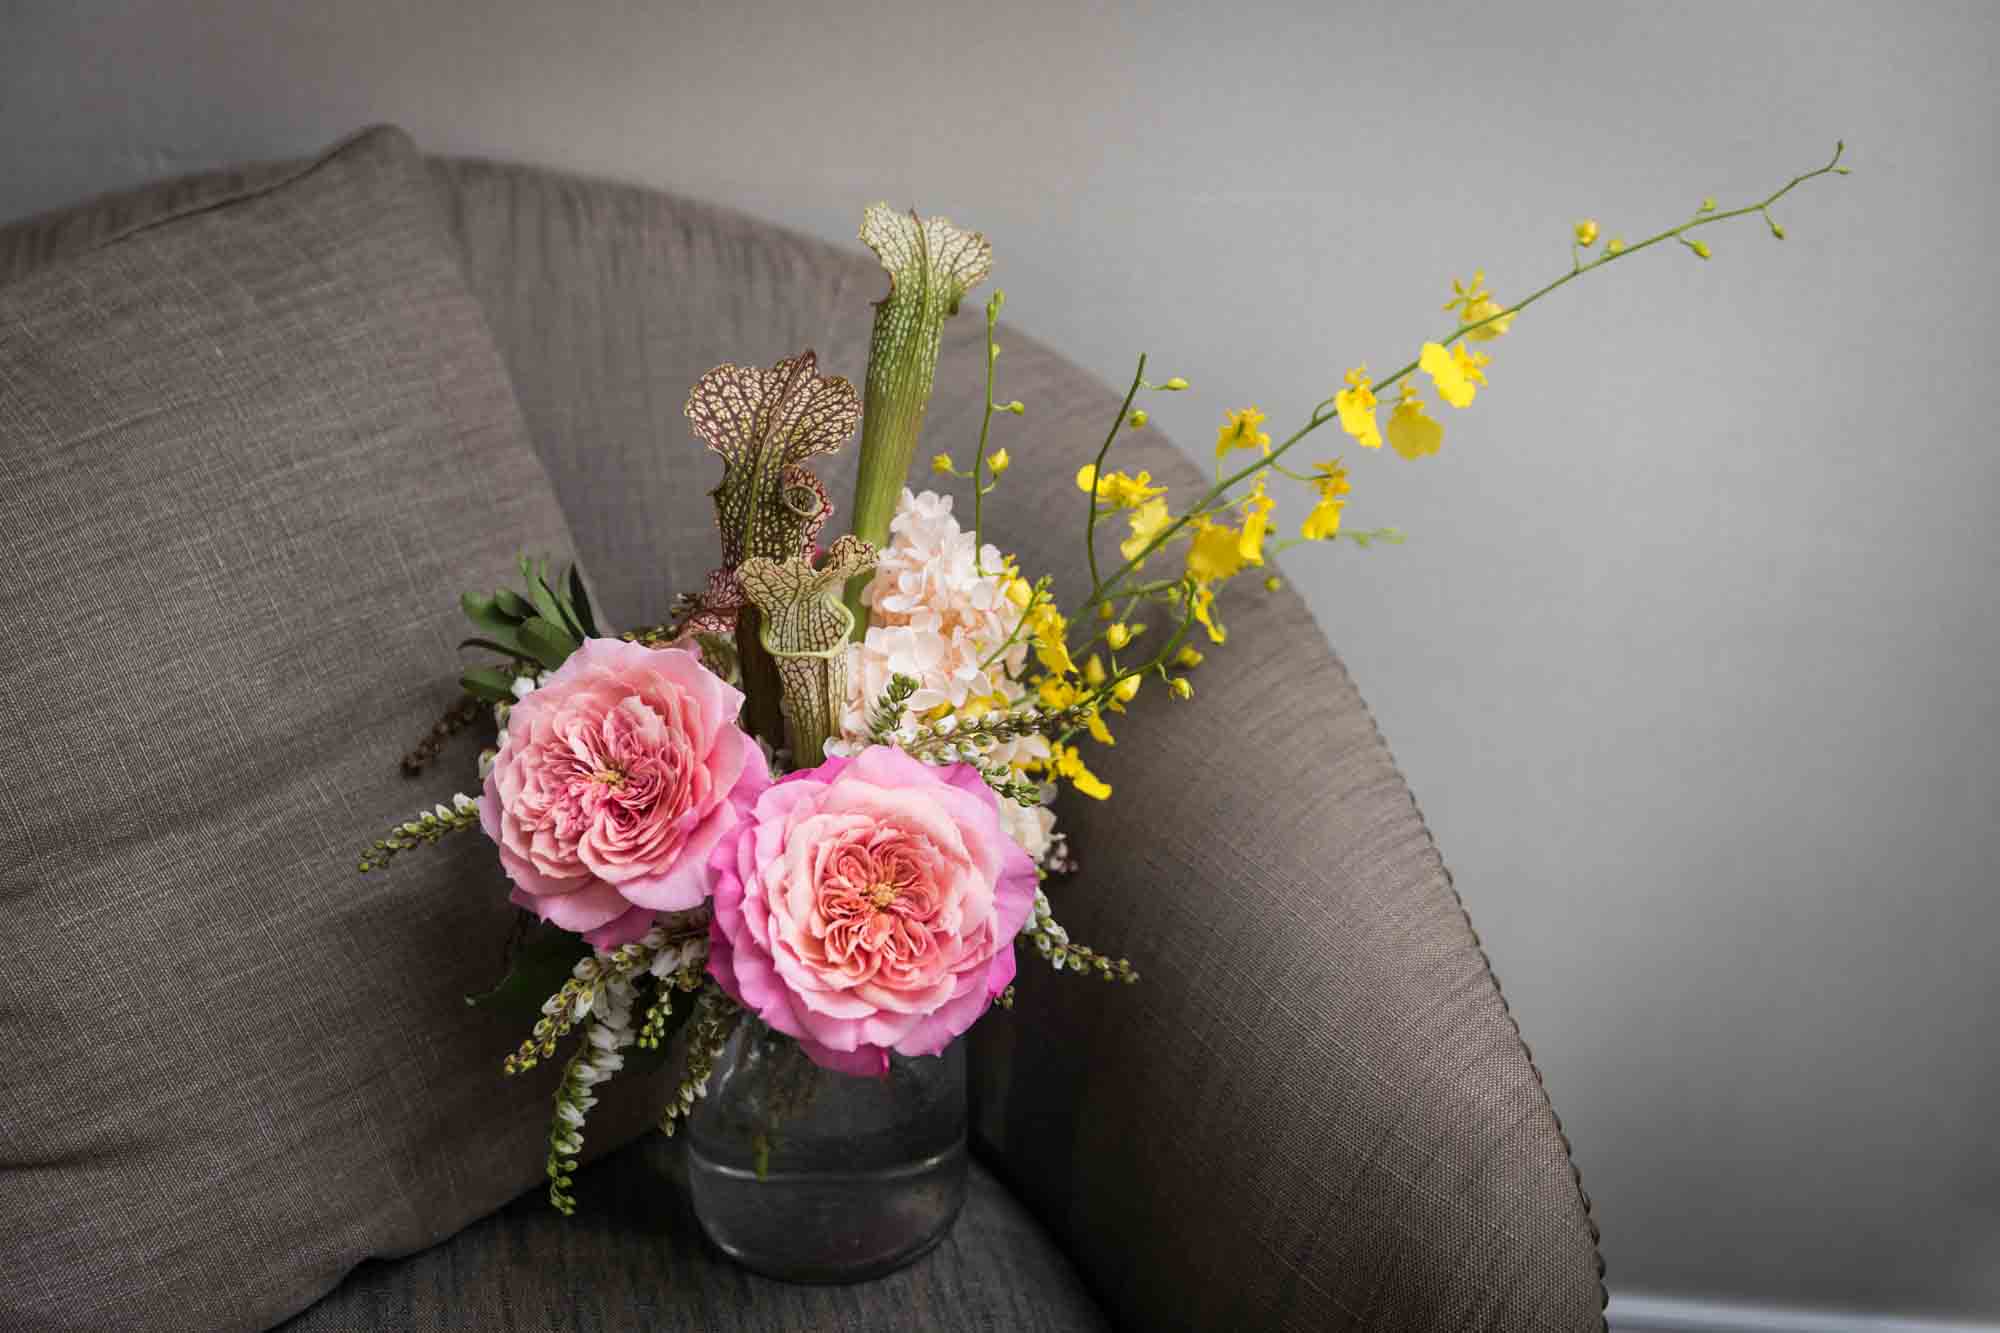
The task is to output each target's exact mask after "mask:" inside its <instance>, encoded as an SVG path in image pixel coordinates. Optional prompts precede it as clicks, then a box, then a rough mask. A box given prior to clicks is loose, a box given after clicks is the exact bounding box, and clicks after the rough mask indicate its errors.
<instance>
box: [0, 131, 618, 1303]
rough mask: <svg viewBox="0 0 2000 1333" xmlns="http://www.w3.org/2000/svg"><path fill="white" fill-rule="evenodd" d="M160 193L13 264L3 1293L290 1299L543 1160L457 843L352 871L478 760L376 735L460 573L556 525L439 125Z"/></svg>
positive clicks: (416, 1245) (1, 1096)
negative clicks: (462, 258)
mask: <svg viewBox="0 0 2000 1333" xmlns="http://www.w3.org/2000/svg"><path fill="white" fill-rule="evenodd" d="M167 197H169V198H172V199H173V203H172V204H171V206H167V207H156V208H152V209H150V210H149V209H146V208H143V207H140V208H134V207H132V206H131V205H130V202H129V200H127V201H122V202H120V203H119V205H118V206H117V207H116V208H115V209H113V210H112V211H111V212H109V213H106V214H103V215H102V217H107V218H110V219H111V221H110V223H109V224H108V225H102V227H101V233H102V232H108V233H109V234H100V235H98V236H97V237H96V238H94V240H93V241H92V242H91V243H90V244H87V245H78V244H75V243H74V241H75V238H76V236H77V234H78V232H79V230H82V231H88V230H89V228H90V225H91V222H90V220H89V219H88V218H86V219H85V220H84V221H83V222H81V223H79V222H78V221H77V220H76V218H70V219H58V220H41V221H39V222H38V223H36V224H29V227H28V230H29V231H34V230H35V229H36V228H37V227H39V228H40V230H41V234H42V236H43V238H44V242H46V241H47V238H48V237H49V236H51V235H54V236H56V237H57V238H58V240H59V241H60V244H55V243H44V244H43V245H42V246H41V248H42V250H43V252H44V253H45V254H47V255H48V256H50V257H49V258H48V259H47V260H46V262H42V263H39V264H38V265H37V266H34V267H31V268H29V269H28V270H27V271H25V272H20V271H18V269H17V271H16V272H15V273H14V274H13V275H12V276H11V280H8V281H5V282H4V283H0V626H4V627H5V632H6V646H5V650H4V652H5V662H6V666H5V670H4V681H5V684H4V688H0V738H4V739H0V921H4V926H0V1052H4V1058H5V1072H4V1074H0V1272H4V1273H5V1274H6V1278H5V1280H4V1281H0V1327H5V1328H10V1329H13V1328H20V1329H29V1328H32V1329H36V1330H61V1329H77V1330H84V1329H90V1330H100V1329H106V1328H118V1329H122V1330H150V1329H190V1328H198V1329H234V1328H261V1327H265V1326H267V1325H269V1324H271V1323H274V1322H276V1321H278V1320H280V1319H282V1318H284V1317H285V1316H287V1315H289V1314H291V1313H292V1312H294V1311H296V1310H299V1309H301V1308H303V1307H304V1306H305V1305H307V1304H308V1303H310V1302H311V1301H312V1300H313V1299H315V1298H316V1297H317V1296H319V1295H321V1294H322V1293H324V1292H325V1291H327V1290H329V1289H330V1288H332V1287H333V1286H334V1285H335V1284H336V1283H337V1282H338V1281H339V1280H340V1279H341V1277H342V1275H344V1274H345V1273H346V1272H347V1271H348V1270H349V1269H350V1268H352V1267H353V1266H354V1265H355V1264H356V1263H358V1262H360V1261H361V1260H362V1259H364V1258H367V1257H369V1256H371V1255H395V1254H402V1253H408V1252H410V1251H413V1250H416V1249H420V1248H422V1247H424V1246H426V1245H429V1244H432V1243H434V1242H436V1241H438V1240H439V1239H442V1238H443V1237H445V1236H447V1235H449V1234H451V1233H452V1232H454V1231H456V1230H458V1229H459V1228H460V1227H462V1226H464V1225H465V1224H466V1223H468V1222H470V1221H472V1220H473V1219H475V1218H478V1217H480V1216H482V1215H484V1214H486V1213H488V1212H490V1211H491V1210H492V1209H494V1208H495V1207H497V1206H498V1205H499V1204H501V1203H502V1202H504V1201H505V1200H506V1199H508V1198H510V1197H512V1196H513V1195H515V1194H517V1193H519V1192H520V1191H522V1190H523V1189H525V1188H528V1187H530V1186H532V1185H533V1184H534V1183H535V1181H536V1179H537V1177H538V1175H539V1172H540V1166H541V1159H542V1149H541V1146H540V1142H539V1140H540V1138H541V1136H542V1134H543V1133H544V1127H545V1123H546V1115H547V1111H548V1100H547V1098H548V1094H549V1091H550V1088H551V1079H552V1075H553V1074H554V1072H555V1071H554V1070H553V1069H552V1068H547V1067H545V1068H544V1069H543V1070H541V1071H538V1073H537V1075H535V1076H531V1077H529V1078H525V1079H520V1080H515V1081H512V1082H507V1081H503V1080H502V1078H501V1077H500V1074H499V1069H498V1062H499V1060H500V1059H501V1058H502V1057H503V1056H504V1055H505V1054H506V1053H507V1051H509V1050H510V1049H511V1048H512V1046H513V1044H514V1042H515V1041H517V1040H518V1039H519V1037H520V1036H521V1035H522V1034H520V1033H519V1032H517V1031H514V1030H513V1029H512V1028H511V1027H510V1026H509V1025H507V1024H506V1023H505V1022H504V1020H502V1019H500V1018H499V1017H497V1016H495V1015H491V1014H489V1013H487V1012H486V1011H484V1010H468V1009H467V1008H466V1007H465V1006H464V1005H463V1003H462V1002H461V996H463V995H464V994H465V993H467V992H468V991H472V990H477V989H482V988H483V987H485V986H486V985H488V984H490V983H491V982H492V981H493V979H494V978H495V975H496V973H497V971H498V969H499V966H500V959H501V955H502V952H503V948H504V941H505V938H506V936H507V934H508V931H509V929H510V923H511V919H512V911H511V909H510V908H509V907H508V906H507V904H506V899H505V892H504V887H503V885H502V884H501V883H500V881H499V879H498V876H497V874H496V873H495V871H494V869H493V861H492V855H491V851H490V849H489V848H487V847H486V846H485V845H484V840H483V839H481V838H479V837H478V835H476V834H474V835H470V836H468V837H465V838H463V839H462V840H461V844H460V845H456V846H454V845H451V844H449V843H448V844H446V845H445V846H444V847H442V848H440V849H437V850H434V851H430V852H424V853H415V854H412V855H410V856H407V857H405V858H404V859H403V860H402V861H401V862H399V863H398V864H397V865H395V866H394V867H392V868H391V870H390V871H389V872H388V873H386V874H382V875H372V876H369V877H367V878H362V877H360V876H358V875H357V874H356V871H355V859H356V855H357V851H358V850H359V849H360V848H361V847H362V846H364V845H365V844H366V843H367V842H368V841H369V840H370V839H372V838H374V837H377V836H380V834H381V833H382V832H383V831H384V830H385V829H386V828H387V827H388V825H389V824H390V823H391V822H393V821H396V820H399V819H401V818H404V817H406V815H407V814H408V813H409V812H410V811H412V810H414V809H415V808H417V807H419V806H420V805H426V804H428V803H430V802H432V801H435V800H438V799H440V798H443V797H447V796H448V795H449V794H450V793H451V792H452V791H453V790H455V789H467V790H470V789H471V786H472V779H471V774H470V772H469V771H468V770H469V768H470V759H471V754H472V751H473V748H474V747H475V746H476V744H477V742H476V741H473V740H471V739H469V738H467V739H462V740H460V741H459V742H458V743H457V744H456V745H454V746H453V747H452V748H451V749H449V750H448V751H447V753H446V755H445V757H444V759H443V760H442V761H441V763H440V764H439V765H438V766H437V767H436V769H435V771H434V772H433V773H431V774H427V775H425V776H424V777H422V778H420V779H418V780H415V781H405V780H402V779H401V778H399V777H398V774H397V760H398V758H399V757H400V756H401V755H402V754H403V753H404V751H406V750H407V749H409V748H410V746H411V745H412V744H413V743H414V742H416V741H417V740H418V739H420V738H421V737H422V735H423V734H424V732H425V730H426V729H427V728H428V727H429V726H430V724H431V723H432V721H433V720H434V719H435V718H436V717H437V716H438V715H439V714H440V713H441V712H442V711H443V710H444V708H445V707H447V706H448V705H449V704H450V703H451V702H452V700H453V699H454V698H455V697H456V689H455V687H454V686H453V685H452V683H451V681H452V677H453V675H454V673H455V669H456V667H455V664H456V662H457V660H458V653H457V652H456V649H455V643H456V641H457V639H458V638H459V637H461V634H462V633H463V630H462V629H461V622H460V621H459V619H458V615H457V612H456V606H455V602H456V594H457V593H458V592H459V591H460V590H461V589H464V588H473V587H484V588H489V589H490V588H491V587H493V586H495V585H496V584H498V583H500V582H502V581H505V580H506V578H507V577H508V574H509V572H510V570H511V566H512V560H513V557H514V554H515V552H516V551H517V550H518V549H528V550H536V551H547V552H550V553H562V552H567V550H568V549H569V545H570V542H569V536H568V534H567V532H566V530H565V528H564V524H563V519H562V515H561V512H560V510H559V509H558V507H557V503H556V500H555V498H554V495H553V493H552V492H551V490H550V488H549V485H548V482H547V479H546V477H545V476H544V474H543V472H542V470H541V467H540V465H539V463H538V462H537V461H536V458H535V454H534V450H533V448H532V446H531V445H530V444H529V442H528V439H527V436H526V433H525V431H524V429H523V426H522V423H521V420H520V416H519V412H518V409H517V407H516V405H515V401H514V398H513V393H512V390H511V388H510V387H509V385H508V382H507V378H506V374H505V372H504V370H503V368H502V364H501V361H500V358H499V356H498V355H497V354H496V352H495V350H494V347H493V345H492V342H491V339H490V336H489V334H488V330H487V328H486V325H485V322H484V317H483V315H482V313H481V311H480V309H479V307H478V304H477V302H476V301H475V300H474V299H473V298H472V297H471V296H470V295H469V294H468V292H467V290H466V288H465V286H464V284H463V281H462V279H461V276H460V273H459V269H458V264H457V259H456V255H455V252H454V251H453V249H452V248H451V245H450V243H449V241H448V240H447V239H446V236H445V233H444V231H443V228H442V224H441V220H440V217H439V216H438V213H437V206H436V202H435V199H434V197H433V194H432V187H431V184H430V181H429V178H428V176H427V175H426V171H425V167H424V164H423V162H422V160H421V159H420V158H419V157H418V156H417V154H416V152H415V151H414V149H413V148H412V147H411V145H410V143H409V141H408V140H407V139H406V138H405V137H404V136H403V135H402V134H401V133H400V132H398V131H394V130H376V131H371V132H368V133H366V134H363V135H360V136H358V137H356V138H355V139H352V140H350V141H348V142H347V143H345V144H343V145H341V146H340V147H337V148H336V149H334V150H332V151H331V152H330V153H328V154H327V155H326V156H325V157H323V158H321V159H320V160H319V161H317V162H314V163H310V164H304V165H295V166H292V167H290V168H288V169H283V170H275V171H274V170H270V169H265V170H261V171H257V172H251V173H246V174H244V175H242V176H241V177H239V178H238V179H236V180H235V181H234V182H230V181H227V180H224V181H220V182H218V181H217V180H215V179H213V178H211V179H210V180H209V181H207V182H206V183H205V185H204V186H203V188H201V189H199V190H196V191H193V192H192V193H183V194H181V195H180V196H167ZM12 231H13V240H14V244H15V248H16V249H17V250H19V249H20V248H22V247H24V246H25V247H26V248H28V249H31V250H32V249H34V248H35V242H34V240H33V237H31V236H30V237H27V238H26V239H24V233H23V230H22V228H20V227H16V228H14V229H12ZM0 271H5V270H4V269H0ZM633 1100H635V1101H639V1102H643V1101H644V1100H645V1099H644V1098H643V1097H640V1098H635V1099H633ZM606 1109H607V1110H609V1109H611V1108H610V1107H609V1106H607V1108H606ZM642 1109H643V1108H642ZM628 1120H629V1118H628ZM629 1132H630V1125H629V1123H628V1124H626V1125H623V1126H619V1125H615V1124H614V1123H613V1121H612V1118H611V1117H609V1116H607V1117H606V1123H605V1124H604V1125H603V1126H601V1127H600V1128H599V1130H598V1133H597V1134H596V1136H595V1137H596V1138H597V1139H598V1140H599V1142H598V1143H597V1144H595V1145H593V1146H597V1147H601V1146H606V1145H608V1144H609V1143H611V1142H613V1141H615V1140H617V1139H619V1138H622V1137H624V1136H626V1135H627V1134H629Z"/></svg>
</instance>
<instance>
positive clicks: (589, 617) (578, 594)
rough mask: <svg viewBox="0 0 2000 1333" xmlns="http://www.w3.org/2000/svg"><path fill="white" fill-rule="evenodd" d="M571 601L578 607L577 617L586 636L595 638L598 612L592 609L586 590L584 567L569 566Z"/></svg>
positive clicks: (596, 635) (571, 603)
mask: <svg viewBox="0 0 2000 1333" xmlns="http://www.w3.org/2000/svg"><path fill="white" fill-rule="evenodd" d="M569 601H570V605H571V606H573V607H575V608H576V618H577V621H578V622H579V624H580V625H581V627H582V629H583V633H584V637H585V638H589V639H594V638H596V637H598V634H597V613H596V612H594V611H592V610H591V609H590V594H589V593H588V592H587V591H585V590H584V586H583V567H582V566H581V565H571V566H570V567H569Z"/></svg>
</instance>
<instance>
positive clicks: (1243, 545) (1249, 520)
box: [1236, 477, 1277, 565]
mask: <svg viewBox="0 0 2000 1333" xmlns="http://www.w3.org/2000/svg"><path fill="white" fill-rule="evenodd" d="M1276 506H1277V501H1275V500H1273V499H1272V498H1271V497H1270V496H1269V495H1267V494H1266V493H1265V491H1264V479H1263V478H1262V477H1259V478H1257V489H1256V490H1254V491H1252V492H1251V493H1250V497H1249V498H1248V499H1246V500H1245V501H1244V502H1243V532H1242V535H1241V536H1239V537H1238V538H1237V539H1236V554H1237V555H1239V556H1240V557H1242V559H1243V563H1244V564H1246V565H1261V564H1263V563H1264V534H1265V533H1266V532H1268V531H1269V530H1270V526H1271V510H1272V509H1274V508H1275V507H1276Z"/></svg>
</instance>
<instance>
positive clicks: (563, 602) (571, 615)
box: [542, 568, 590, 641]
mask: <svg viewBox="0 0 2000 1333" xmlns="http://www.w3.org/2000/svg"><path fill="white" fill-rule="evenodd" d="M542 586H543V587H545V588H547V589H548V590H549V595H550V596H551V597H553V598H555V600H556V608H557V609H558V610H560V611H561V612H562V623H563V625H564V626H565V627H566V628H567V629H568V630H569V632H570V633H572V634H574V635H576V637H577V639H578V640H579V641H581V640H583V639H587V638H589V637H590V633H589V631H588V630H586V629H584V627H583V618H582V617H581V616H579V615H577V613H576V607H574V606H572V605H571V604H570V600H569V592H568V589H569V570H568V569H567V568H564V569H563V570H561V571H560V572H559V573H557V574H556V576H555V581H554V582H553V583H551V582H548V581H546V580H544V582H543V584H542Z"/></svg>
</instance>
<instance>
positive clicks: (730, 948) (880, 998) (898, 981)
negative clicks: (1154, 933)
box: [708, 746, 1035, 1074]
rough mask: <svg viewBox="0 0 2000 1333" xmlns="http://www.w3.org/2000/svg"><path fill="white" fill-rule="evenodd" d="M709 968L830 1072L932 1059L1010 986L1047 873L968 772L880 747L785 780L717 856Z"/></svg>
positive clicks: (769, 792)
mask: <svg viewBox="0 0 2000 1333" xmlns="http://www.w3.org/2000/svg"><path fill="white" fill-rule="evenodd" d="M709 866H710V868H711V869H712V870H713V872H714V891H715V896H714V902H715V921H714V924H713V926H711V928H710V932H709V952H708V967H709V972H710V973H711V974H712V975H713V976H714V977H715V979H716V981H717V982H718V983H720V985H721V986H722V988H723V989H724V990H726V991H728V992H729V993H730V994H731V995H733V996H735V997H736V999H737V1000H738V1001H740V1002H741V1003H742V1004H743V1005H744V1006H745V1007H746V1008H748V1009H750V1010H751V1011H752V1012H754V1013H756V1014H757V1015H758V1016H759V1017H761V1018H762V1019H763V1020H764V1021H765V1022H766V1023H768V1024H770V1025H771V1026H772V1027H773V1028H776V1029H777V1030H779V1031H781V1032H785V1033H789V1034H790V1035H791V1036H793V1037H796V1038H797V1039H798V1040H799V1044H800V1045H801V1046H803V1047H804V1048H805V1050H806V1052H807V1054H809V1055H810V1056H812V1058H813V1059H814V1060H815V1061H817V1062H818V1063H820V1064H822V1065H825V1066H827V1067H829V1068H833V1069H840V1070H845V1071H847V1072H849V1073H857V1074H880V1073H881V1072H883V1071H884V1070H885V1069H886V1068H887V1067H888V1053H889V1052H890V1051H892V1050H894V1051H897V1052H900V1053H901V1054H904V1055H935V1054H937V1053H938V1052H939V1051H942V1050H943V1049H944V1048H945V1046H946V1045H947V1044H949V1043H950V1042H951V1041H952V1039H953V1038H955V1037H957V1036H958V1035H959V1034H960V1033H962V1032H964V1031H965V1030H966V1029H967V1028H968V1027H971V1026H972V1024H973V1022H974V1021H975V1020H976V1019H977V1018H978V1017H979V1016H980V1015H981V1014H983V1013H984V1012H986V1007H987V1005H988V1004H990V1003H991V1002H992V1000H993V997H994V996H996V995H998V994H999V993H1000V992H1001V991H1002V990H1004V989H1006V986H1007V983H1008V982H1010V981H1012V980H1013V978H1014V947H1013V946H1014V937H1015V936H1016V935H1017V934H1019V933H1020V930H1021V926H1022V924H1023V923H1024V922H1026V920H1027V918H1028V913H1029V911H1030V910H1031V909H1032V907H1033V905H1034V897H1035V866H1034V862H1033V861H1031V860H1030V859H1029V858H1028V854H1027V853H1026V852H1024V851H1022V850H1021V848H1020V847H1019V846H1017V845H1016V844H1015V842H1014V841H1013V840H1012V839H1011V838H1009V837H1008V836H1007V835H1006V833H1005V832H1003V831H1002V829H1001V827H1000V814H999V799H998V798H997V797H996V796H995V795H994V794H993V792H992V790H991V789H990V788H988V787H987V785H986V783H985V782H984V781H982V780H981V779H980V776H979V774H978V772H977V771H976V770H974V769H973V768H972V767H971V766H970V765H966V764H954V765H951V766H949V767H942V768H939V767H931V766H928V765H925V764H921V763H919V762H917V761H916V760H915V759H912V758H910V756H908V755H906V754H904V753H903V752H902V751H901V750H896V749H892V748H889V747H885V746H873V747H870V748H869V749H866V750H863V751H862V752H861V753H860V754H859V755H857V756H855V757H854V758H851V759H844V758H833V759H828V760H827V761H826V762H825V763H823V764H821V765H820V766H819V767H818V768H814V769H806V770H803V771H801V772H797V773H793V774H791V775H790V776H788V777H785V778H782V779H780V780H779V781H778V782H776V783H774V784H772V785H771V786H770V787H768V788H767V789H765V791H764V792H763V794H762V795H760V796H759V797H758V798H757V799H756V801H755V803H754V804H753V805H752V807H751V809H750V812H749V816H748V818H747V819H745V821H744V822H743V823H742V824H741V825H740V826H739V827H738V828H737V829H735V830H734V831H732V832H731V833H730V834H729V835H728V836H726V837H725V838H724V839H723V840H722V842H721V843H719V844H718V845H717V846H716V848H715V851H714V853H713V854H712V855H711V856H710V858H709Z"/></svg>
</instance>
